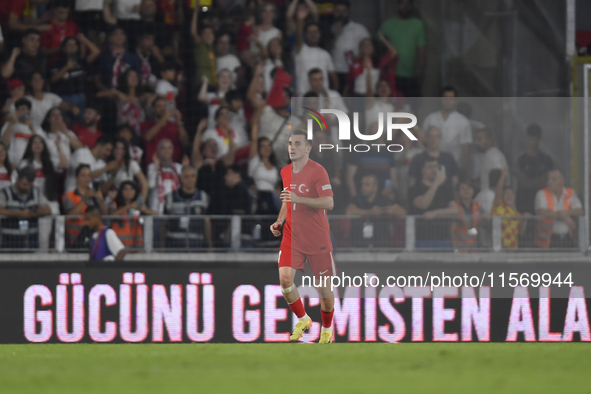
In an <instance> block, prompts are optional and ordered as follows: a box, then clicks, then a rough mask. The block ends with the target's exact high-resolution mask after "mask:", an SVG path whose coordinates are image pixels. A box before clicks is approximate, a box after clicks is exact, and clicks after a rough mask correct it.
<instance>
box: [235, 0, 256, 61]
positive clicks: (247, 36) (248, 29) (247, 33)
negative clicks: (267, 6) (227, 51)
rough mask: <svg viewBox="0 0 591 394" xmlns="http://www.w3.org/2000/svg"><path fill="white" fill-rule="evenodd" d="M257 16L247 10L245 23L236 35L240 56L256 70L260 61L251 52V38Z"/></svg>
mask: <svg viewBox="0 0 591 394" xmlns="http://www.w3.org/2000/svg"><path fill="white" fill-rule="evenodd" d="M255 22H256V20H255V15H254V12H253V11H252V9H250V8H247V9H246V10H244V15H243V22H242V24H241V25H240V27H239V28H238V34H237V35H236V49H237V50H238V53H239V54H240V59H242V61H243V62H244V63H245V64H247V65H248V67H250V68H254V67H255V65H256V64H257V61H258V60H259V59H258V57H257V56H256V55H257V54H253V53H252V52H250V44H251V37H252V34H253V32H254V24H255Z"/></svg>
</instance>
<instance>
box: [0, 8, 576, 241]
mask: <svg viewBox="0 0 591 394" xmlns="http://www.w3.org/2000/svg"><path fill="white" fill-rule="evenodd" d="M196 3H197V4H198V3H199V0H197V1H195V0H187V1H185V0H2V1H1V2H0V28H1V30H0V51H1V53H2V59H3V60H2V64H1V70H0V72H1V77H2V86H3V88H2V89H1V90H0V94H2V95H3V97H2V103H3V104H2V110H1V111H2V114H1V122H2V128H1V137H0V139H1V141H0V188H2V191H1V192H0V215H4V216H5V218H4V219H3V220H2V225H1V227H2V230H1V231H2V243H3V247H12V248H26V247H28V248H37V247H41V248H44V247H47V246H48V245H49V243H50V242H52V241H51V240H50V237H49V234H50V233H51V220H49V221H48V220H47V217H46V216H47V215H58V214H64V215H74V216H75V215H80V214H83V213H84V212H85V210H86V209H87V207H90V206H99V207H100V208H101V210H102V211H103V213H104V214H111V215H120V216H122V217H125V218H126V219H125V220H120V221H114V222H113V224H112V227H113V228H114V229H115V230H116V232H117V233H118V235H119V236H120V238H121V239H122V241H123V242H124V243H125V244H126V245H133V246H141V243H142V242H143V236H142V233H141V225H140V224H139V223H140V219H139V218H141V216H144V215H152V216H158V215H181V216H183V215H184V216H185V217H184V218H182V217H181V218H179V219H178V220H176V221H172V222H170V223H168V224H167V231H166V232H164V235H163V239H165V240H164V241H163V242H166V245H167V246H170V247H187V246H189V247H201V246H203V247H212V246H222V247H223V246H226V245H228V243H229V239H228V237H229V234H228V231H227V229H226V228H224V227H220V226H215V225H213V224H212V222H211V221H209V220H199V221H197V220H195V221H191V220H190V219H189V218H187V217H186V216H187V215H204V214H207V215H235V214H241V215H251V214H257V215H275V214H277V213H278V211H279V209H280V207H281V200H280V199H279V191H280V190H281V189H282V187H283V186H282V185H281V184H280V183H281V179H280V176H279V170H280V169H281V168H282V167H283V166H284V165H286V164H288V162H289V157H288V154H287V141H288V139H289V136H290V135H291V131H292V128H293V127H303V128H305V127H306V125H307V117H306V116H302V115H300V114H299V113H297V112H296V111H292V108H291V104H290V99H291V97H296V96H298V97H304V100H305V102H304V103H305V104H306V106H307V107H310V108H334V109H340V110H342V111H345V112H351V110H352V109H351V108H347V106H346V105H345V101H344V100H343V97H365V98H366V103H367V105H366V108H364V109H363V108H362V111H363V110H364V111H363V121H362V123H361V124H363V125H365V130H366V133H367V134H372V133H375V131H376V130H377V127H378V116H379V113H381V112H393V111H394V110H395V109H399V110H404V111H413V110H414V109H415V108H413V107H412V102H411V100H410V98H413V97H418V96H420V84H421V81H422V78H423V75H424V70H425V46H426V40H425V27H424V25H423V22H422V21H421V19H420V17H419V16H418V14H417V12H416V10H415V9H414V6H413V2H412V1H411V0H399V1H398V6H397V8H398V10H397V15H396V16H392V17H391V18H388V19H386V20H385V22H384V23H383V24H382V25H381V26H380V27H379V29H378V32H377V34H376V35H374V36H372V35H371V34H370V33H369V31H368V28H367V27H366V26H363V25H362V24H360V23H358V22H356V21H355V16H354V15H351V13H350V8H351V6H350V3H349V1H347V0H335V1H333V2H332V3H333V8H332V11H331V12H330V13H326V12H324V10H322V9H320V8H319V7H318V6H317V4H316V3H315V2H314V1H313V0H270V1H261V0H214V1H213V2H212V1H203V0H202V2H201V5H202V6H196ZM205 5H206V6H205ZM456 96H457V92H456V91H455V89H454V88H453V87H450V86H447V87H444V88H443V89H442V91H441V109H440V110H439V111H436V112H434V113H432V114H430V115H428V116H427V117H426V118H425V119H422V120H420V122H419V125H420V128H419V127H416V128H415V129H414V130H413V132H414V133H415V135H416V136H417V137H418V138H419V141H418V142H416V143H412V141H410V140H408V139H407V138H406V137H405V136H403V135H395V136H394V142H397V143H400V144H402V145H403V146H404V148H405V149H404V151H403V152H402V153H398V154H393V153H390V152H387V151H384V150H382V151H381V152H376V153H371V154H363V155H353V154H350V155H348V152H344V153H343V154H342V155H341V154H338V155H337V154H335V153H334V152H333V151H328V152H327V151H324V152H318V149H314V150H313V152H312V154H311V158H312V159H313V160H315V161H318V162H319V163H321V164H322V165H323V166H324V167H325V168H326V169H327V171H328V173H329V175H330V178H331V183H332V187H333V189H334V191H335V195H336V196H338V198H337V199H336V201H335V204H336V205H335V210H334V211H333V212H332V213H336V214H349V215H360V216H367V217H368V218H370V217H381V218H384V217H399V216H404V215H406V214H412V215H421V219H420V220H419V221H417V228H416V231H417V235H416V237H417V246H418V247H421V246H424V247H453V248H455V249H458V250H463V249H469V248H470V247H473V246H475V245H477V244H479V243H483V242H488V241H483V239H484V238H483V234H486V232H487V231H490V228H486V226H485V225H484V224H483V223H484V221H485V220H487V219H488V218H490V217H491V216H495V215H496V216H520V218H513V219H510V218H508V219H503V222H502V242H503V247H504V248H517V247H518V246H519V242H520V240H523V239H526V241H525V243H527V245H526V246H528V247H539V248H548V247H559V246H560V247H574V246H575V244H576V228H577V217H578V216H581V215H582V214H583V210H582V205H581V202H580V200H579V199H578V197H577V195H576V193H575V192H574V191H573V190H572V189H571V188H568V187H565V185H564V176H563V174H562V172H561V171H560V170H558V169H556V167H555V164H554V163H553V160H552V159H551V157H550V156H549V155H547V154H546V153H544V152H542V151H540V148H539V144H540V140H541V138H542V129H541V128H540V126H538V125H535V124H533V125H530V126H529V127H528V129H527V138H528V145H527V150H526V151H525V152H524V153H523V154H522V155H521V156H520V157H519V160H518V168H511V169H510V170H509V169H508V163H507V160H506V159H505V156H504V154H503V152H502V151H501V150H499V148H498V147H497V145H496V142H495V138H494V134H493V133H492V132H491V130H489V129H488V128H487V127H486V125H484V124H482V123H480V122H478V121H476V120H473V119H471V116H470V115H471V114H470V112H471V109H470V108H469V106H466V105H456V100H455V97H456ZM407 99H408V100H407ZM355 110H356V111H358V110H359V109H355ZM327 118H328V117H327ZM314 127H315V125H314ZM333 129H334V128H331V127H329V129H328V130H322V129H316V128H315V131H314V140H313V144H314V146H318V144H323V143H331V141H334V139H335V135H334V133H333V132H331V130H333ZM383 137H385V133H384V134H383ZM378 142H380V141H378ZM551 170H554V171H551ZM513 175H514V176H515V178H516V179H517V181H518V182H517V186H516V185H515V182H514V181H511V178H512V176H513ZM450 215H451V216H455V217H457V218H458V219H457V220H455V221H453V222H452V229H451V234H452V235H451V236H450V222H449V221H446V220H442V219H438V217H445V216H450ZM531 215H542V216H544V219H541V220H537V219H536V220H534V219H531V220H528V218H529V217H530V216H531ZM157 220H159V219H157ZM368 220H369V219H368ZM368 220H364V221H360V222H359V223H357V222H354V223H353V224H352V227H351V229H350V230H351V234H352V238H353V239H355V241H353V244H354V246H363V245H365V244H367V242H366V243H364V242H365V241H363V240H364V239H370V238H373V237H369V236H368V233H373V232H380V233H387V232H394V233H392V236H396V234H395V233H396V231H398V232H400V228H398V227H397V226H394V228H393V229H392V228H391V226H390V227H388V226H387V225H386V224H384V223H380V222H379V220H377V219H376V220H375V221H374V222H373V224H375V226H374V225H371V226H368V225H367V223H371V220H369V222H368ZM160 224H161V223H159V222H158V221H155V223H154V225H155V228H158V226H159V225H160ZM243 227H244V226H243ZM247 227H248V226H247ZM250 231H251V229H249V228H247V229H245V230H243V232H244V233H249V232H250ZM263 231H266V228H265V227H264V226H263ZM66 232H67V234H66V240H67V243H68V246H72V245H76V244H77V242H79V241H80V238H81V233H83V232H84V222H83V220H82V219H80V218H74V217H70V218H68V219H67V222H66ZM24 233H26V234H27V236H26V237H23V236H22V234H24ZM398 234H399V233H398ZM82 235H83V234H82ZM528 235H529V236H528ZM259 237H260V236H259ZM259 237H257V238H259ZM263 238H264V237H263ZM383 240H384V242H386V243H387V240H388V237H387V236H384V237H383ZM368 242H369V241H368ZM374 245H375V246H380V245H379V242H378V244H376V243H374ZM522 246H523V245H522Z"/></svg>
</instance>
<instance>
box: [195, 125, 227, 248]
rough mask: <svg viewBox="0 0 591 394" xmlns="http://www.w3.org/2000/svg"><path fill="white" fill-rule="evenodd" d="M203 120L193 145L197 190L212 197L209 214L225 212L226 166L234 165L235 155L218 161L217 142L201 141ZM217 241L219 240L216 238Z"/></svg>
mask: <svg viewBox="0 0 591 394" xmlns="http://www.w3.org/2000/svg"><path fill="white" fill-rule="evenodd" d="M206 124H207V123H206V120H205V119H203V120H202V121H201V123H200V124H199V126H198V127H197V136H196V137H195V143H194V145H193V157H192V160H193V163H194V165H195V168H197V171H198V174H197V188H199V189H201V190H203V191H205V192H206V193H207V195H208V196H209V197H210V201H211V202H210V204H209V208H208V213H209V214H214V215H216V214H221V213H222V212H223V195H224V189H225V185H224V175H225V174H226V166H228V165H231V164H232V163H234V157H233V155H226V156H225V157H224V158H222V159H219V160H218V158H217V157H218V144H217V142H216V141H215V140H213V139H209V140H206V141H203V142H202V140H201V134H202V132H203V130H204V129H205V126H206ZM216 239H217V238H216Z"/></svg>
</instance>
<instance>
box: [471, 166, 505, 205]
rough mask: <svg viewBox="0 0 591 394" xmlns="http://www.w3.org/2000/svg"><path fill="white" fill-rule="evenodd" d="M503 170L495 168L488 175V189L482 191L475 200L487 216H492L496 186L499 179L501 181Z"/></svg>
mask: <svg viewBox="0 0 591 394" xmlns="http://www.w3.org/2000/svg"><path fill="white" fill-rule="evenodd" d="M502 172H503V171H502V170H501V169H498V168H495V169H494V170H491V171H490V172H489V173H488V184H489V187H488V189H482V190H480V192H479V193H478V195H477V196H476V198H475V199H474V201H476V202H477V203H478V204H480V207H481V208H482V211H483V212H484V213H486V214H487V215H490V214H491V212H492V209H493V204H494V201H495V186H496V185H497V184H498V183H499V179H501V175H502Z"/></svg>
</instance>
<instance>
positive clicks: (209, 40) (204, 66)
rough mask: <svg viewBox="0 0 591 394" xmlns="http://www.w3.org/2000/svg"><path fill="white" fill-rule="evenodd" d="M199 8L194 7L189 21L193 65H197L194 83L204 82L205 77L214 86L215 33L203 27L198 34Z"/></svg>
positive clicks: (215, 79) (210, 28) (215, 80)
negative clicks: (193, 44)
mask: <svg viewBox="0 0 591 394" xmlns="http://www.w3.org/2000/svg"><path fill="white" fill-rule="evenodd" d="M200 8H201V7H195V11H194V12H193V19H192V21H191V35H192V36H193V41H194V42H195V64H196V65H197V66H196V68H195V81H197V82H199V81H205V80H204V78H203V77H205V78H207V81H209V83H211V84H213V85H216V84H217V76H216V68H215V64H216V63H215V62H216V59H215V53H214V51H213V43H214V41H215V32H214V30H213V28H212V27H210V26H204V27H203V29H202V30H201V32H199V30H198V24H197V19H198V16H199V9H200ZM230 79H231V78H230Z"/></svg>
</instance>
